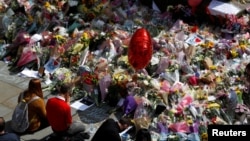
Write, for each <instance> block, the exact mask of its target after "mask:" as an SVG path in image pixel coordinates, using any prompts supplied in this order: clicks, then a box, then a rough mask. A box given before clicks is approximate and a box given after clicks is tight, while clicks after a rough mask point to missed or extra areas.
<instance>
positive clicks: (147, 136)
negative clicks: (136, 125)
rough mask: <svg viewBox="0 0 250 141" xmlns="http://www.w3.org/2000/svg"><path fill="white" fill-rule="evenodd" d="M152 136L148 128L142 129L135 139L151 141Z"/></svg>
mask: <svg viewBox="0 0 250 141" xmlns="http://www.w3.org/2000/svg"><path fill="white" fill-rule="evenodd" d="M151 140H152V138H151V134H150V131H149V130H148V129H146V128H140V129H139V130H138V131H137V133H136V137H135V141H151Z"/></svg>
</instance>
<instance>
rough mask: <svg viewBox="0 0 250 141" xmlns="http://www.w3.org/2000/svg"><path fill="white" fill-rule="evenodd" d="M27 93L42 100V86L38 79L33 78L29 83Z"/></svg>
mask: <svg viewBox="0 0 250 141" xmlns="http://www.w3.org/2000/svg"><path fill="white" fill-rule="evenodd" d="M28 93H30V94H33V93H35V94H36V95H37V96H39V97H41V98H43V92H42V86H41V81H40V79H37V78H33V79H31V80H30V81H29V86H28Z"/></svg>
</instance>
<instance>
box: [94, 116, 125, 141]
mask: <svg viewBox="0 0 250 141" xmlns="http://www.w3.org/2000/svg"><path fill="white" fill-rule="evenodd" d="M119 133H120V127H119V125H118V122H117V121H115V120H114V119H111V118H110V119H107V120H106V121H104V122H103V123H102V125H101V126H100V127H99V128H98V130H97V131H96V133H95V135H94V136H93V138H92V140H91V141H121V137H120V135H119Z"/></svg>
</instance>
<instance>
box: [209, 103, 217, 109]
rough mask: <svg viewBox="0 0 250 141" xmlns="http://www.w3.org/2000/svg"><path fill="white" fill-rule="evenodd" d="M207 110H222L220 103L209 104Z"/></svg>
mask: <svg viewBox="0 0 250 141" xmlns="http://www.w3.org/2000/svg"><path fill="white" fill-rule="evenodd" d="M207 108H209V109H210V108H220V105H219V104H218V103H209V104H208V105H207Z"/></svg>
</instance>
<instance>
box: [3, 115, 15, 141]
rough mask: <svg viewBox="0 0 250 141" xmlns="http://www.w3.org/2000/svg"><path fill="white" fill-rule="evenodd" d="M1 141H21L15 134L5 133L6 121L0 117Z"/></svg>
mask: <svg viewBox="0 0 250 141" xmlns="http://www.w3.org/2000/svg"><path fill="white" fill-rule="evenodd" d="M0 141H20V137H19V136H17V135H16V134H15V133H9V132H6V131H5V120H4V118H3V117H0Z"/></svg>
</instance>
